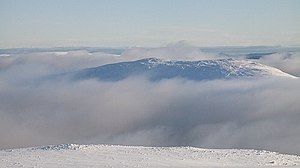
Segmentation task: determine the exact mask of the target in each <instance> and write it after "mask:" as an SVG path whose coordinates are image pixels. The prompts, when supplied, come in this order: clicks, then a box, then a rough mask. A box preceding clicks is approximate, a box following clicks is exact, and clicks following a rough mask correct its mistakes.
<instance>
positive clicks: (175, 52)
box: [122, 41, 222, 60]
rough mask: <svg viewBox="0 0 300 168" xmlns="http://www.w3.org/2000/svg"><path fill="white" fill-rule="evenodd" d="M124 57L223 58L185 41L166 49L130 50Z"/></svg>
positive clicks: (139, 48)
mask: <svg viewBox="0 0 300 168" xmlns="http://www.w3.org/2000/svg"><path fill="white" fill-rule="evenodd" d="M122 57H123V58H130V59H140V58H149V57H156V58H161V59H169V60H172V59H173V60H207V59H219V58H222V57H221V56H218V55H216V54H209V53H204V52H202V51H201V50H200V49H199V48H197V47H192V46H190V45H188V44H187V43H186V42H185V41H179V42H177V43H171V44H169V45H167V46H166V47H156V48H143V47H133V48H129V49H127V50H126V51H124V52H123V53H122Z"/></svg>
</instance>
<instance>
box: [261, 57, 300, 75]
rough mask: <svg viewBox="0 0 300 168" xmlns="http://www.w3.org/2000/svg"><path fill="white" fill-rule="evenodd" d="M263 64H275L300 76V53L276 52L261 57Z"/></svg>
mask: <svg viewBox="0 0 300 168" xmlns="http://www.w3.org/2000/svg"><path fill="white" fill-rule="evenodd" d="M259 61H260V62H261V63H263V64H267V65H270V66H274V67H276V68H279V69H281V70H283V71H285V72H287V73H290V74H292V75H294V76H298V77H300V53H299V52H295V53H288V52H286V53H275V54H272V55H268V56H264V57H262V58H260V59H259Z"/></svg>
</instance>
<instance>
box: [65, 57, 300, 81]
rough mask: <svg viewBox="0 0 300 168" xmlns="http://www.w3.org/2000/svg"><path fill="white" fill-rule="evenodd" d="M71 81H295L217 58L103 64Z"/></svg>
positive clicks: (282, 74)
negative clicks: (136, 78)
mask: <svg viewBox="0 0 300 168" xmlns="http://www.w3.org/2000/svg"><path fill="white" fill-rule="evenodd" d="M71 75H72V79H75V80H84V79H91V78H96V79H98V80H106V81H118V80H123V79H125V78H127V77H129V76H140V75H145V76H147V78H149V79H150V80H152V81H157V80H161V79H170V78H175V77H179V78H185V79H190V80H213V79H233V78H253V77H254V78H255V77H266V76H280V77H289V78H296V77H294V76H292V75H290V74H287V73H285V72H282V71H281V70H279V69H277V68H274V67H270V66H267V65H263V64H260V63H257V62H253V61H250V60H236V59H232V58H229V59H217V60H199V61H177V60H163V59H159V58H144V59H140V60H135V61H128V62H119V63H114V64H106V65H102V66H98V67H93V68H87V69H83V70H79V71H76V72H73V73H72V74H71Z"/></svg>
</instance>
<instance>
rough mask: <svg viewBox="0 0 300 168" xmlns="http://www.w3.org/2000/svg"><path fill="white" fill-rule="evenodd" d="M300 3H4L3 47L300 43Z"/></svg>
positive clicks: (0, 14) (0, 17) (0, 6)
mask: <svg viewBox="0 0 300 168" xmlns="http://www.w3.org/2000/svg"><path fill="white" fill-rule="evenodd" d="M299 8H300V1H298V0H284V1H283V0H263V1H261V0H252V1H236V0H226V1H216V0H213V1H205V0H186V1H183V0H172V1H159V0H152V1H149V0H148V1H147V0H142V1H140V0H128V1H122V0H113V1H104V0H87V1H82V0H81V1H71V0H64V1H60V0H52V1H36V0H26V1H22V0H15V1H11V0H0V22H1V25H0V48H22V47H61V46H63V47H69V46H101V47H128V46H143V47H156V46H165V45H166V44H169V43H173V42H176V41H181V40H184V41H187V42H188V43H189V44H191V45H194V46H201V47H203V46H250V45H283V46H290V45H299V44H300V32H299V30H300V22H299V20H300V10H299Z"/></svg>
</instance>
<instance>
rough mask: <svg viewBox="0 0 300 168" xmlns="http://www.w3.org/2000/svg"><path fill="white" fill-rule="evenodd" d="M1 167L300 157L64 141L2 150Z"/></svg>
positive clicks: (288, 163) (284, 161) (289, 163)
mask: <svg viewBox="0 0 300 168" xmlns="http://www.w3.org/2000/svg"><path fill="white" fill-rule="evenodd" d="M0 159H1V160H0V167H36V168H42V167H43V168H45V167H63V168H67V167H143V168H144V167H153V168H154V167H155V168H160V167H243V168H250V167H251V168H252V167H299V166H300V156H295V155H284V154H279V153H276V152H270V151H265V150H252V149H203V148H195V147H142V146H115V145H77V144H61V145H49V146H42V147H34V148H24V149H12V150H2V151H0Z"/></svg>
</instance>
